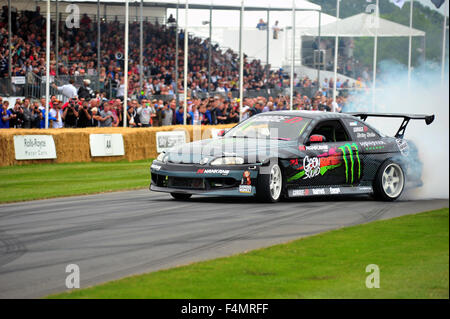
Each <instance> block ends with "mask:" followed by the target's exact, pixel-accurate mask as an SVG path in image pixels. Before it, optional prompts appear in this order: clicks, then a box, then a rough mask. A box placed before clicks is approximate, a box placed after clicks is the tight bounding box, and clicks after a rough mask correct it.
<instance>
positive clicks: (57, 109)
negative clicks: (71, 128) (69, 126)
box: [50, 100, 64, 128]
mask: <svg viewBox="0 0 450 319" xmlns="http://www.w3.org/2000/svg"><path fill="white" fill-rule="evenodd" d="M52 105H53V107H52V108H51V109H50V115H51V116H52V117H53V118H55V120H54V121H53V122H52V128H63V127H64V123H63V111H62V109H61V102H60V101H59V100H54V101H53V103H52Z"/></svg>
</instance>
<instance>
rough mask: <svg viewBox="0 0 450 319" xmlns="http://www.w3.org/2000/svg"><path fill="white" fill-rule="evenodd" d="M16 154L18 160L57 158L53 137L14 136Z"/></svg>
mask: <svg viewBox="0 0 450 319" xmlns="http://www.w3.org/2000/svg"><path fill="white" fill-rule="evenodd" d="M14 152H15V158H16V160H32V159H54V158H56V148H55V142H54V140H53V136H51V135H14Z"/></svg>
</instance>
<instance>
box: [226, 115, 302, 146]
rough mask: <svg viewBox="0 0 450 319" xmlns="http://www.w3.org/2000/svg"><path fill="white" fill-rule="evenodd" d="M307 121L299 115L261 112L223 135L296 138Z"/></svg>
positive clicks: (288, 139)
mask: <svg viewBox="0 0 450 319" xmlns="http://www.w3.org/2000/svg"><path fill="white" fill-rule="evenodd" d="M309 122H311V119H309V118H305V117H301V116H294V115H271V114H267V115H266V114H262V115H258V116H253V117H251V118H249V119H248V120H246V121H245V122H242V123H241V124H239V125H237V126H235V127H234V128H232V129H231V130H230V131H228V132H227V134H225V137H233V138H265V139H280V140H287V141H290V140H297V139H298V137H299V136H300V135H301V134H302V133H303V131H304V130H305V128H306V127H307V126H308V124H309Z"/></svg>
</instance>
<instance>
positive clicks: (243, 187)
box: [239, 185, 252, 194]
mask: <svg viewBox="0 0 450 319" xmlns="http://www.w3.org/2000/svg"><path fill="white" fill-rule="evenodd" d="M239 193H245V194H251V193H252V186H251V185H239Z"/></svg>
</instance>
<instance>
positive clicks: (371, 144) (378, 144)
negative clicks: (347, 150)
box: [359, 141, 386, 147]
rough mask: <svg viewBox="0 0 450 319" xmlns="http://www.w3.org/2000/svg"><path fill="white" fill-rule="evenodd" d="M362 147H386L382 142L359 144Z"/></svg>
mask: <svg viewBox="0 0 450 319" xmlns="http://www.w3.org/2000/svg"><path fill="white" fill-rule="evenodd" d="M359 144H360V145H361V146H362V147H371V146H380V145H386V143H385V142H384V141H364V142H360V143H359Z"/></svg>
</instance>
